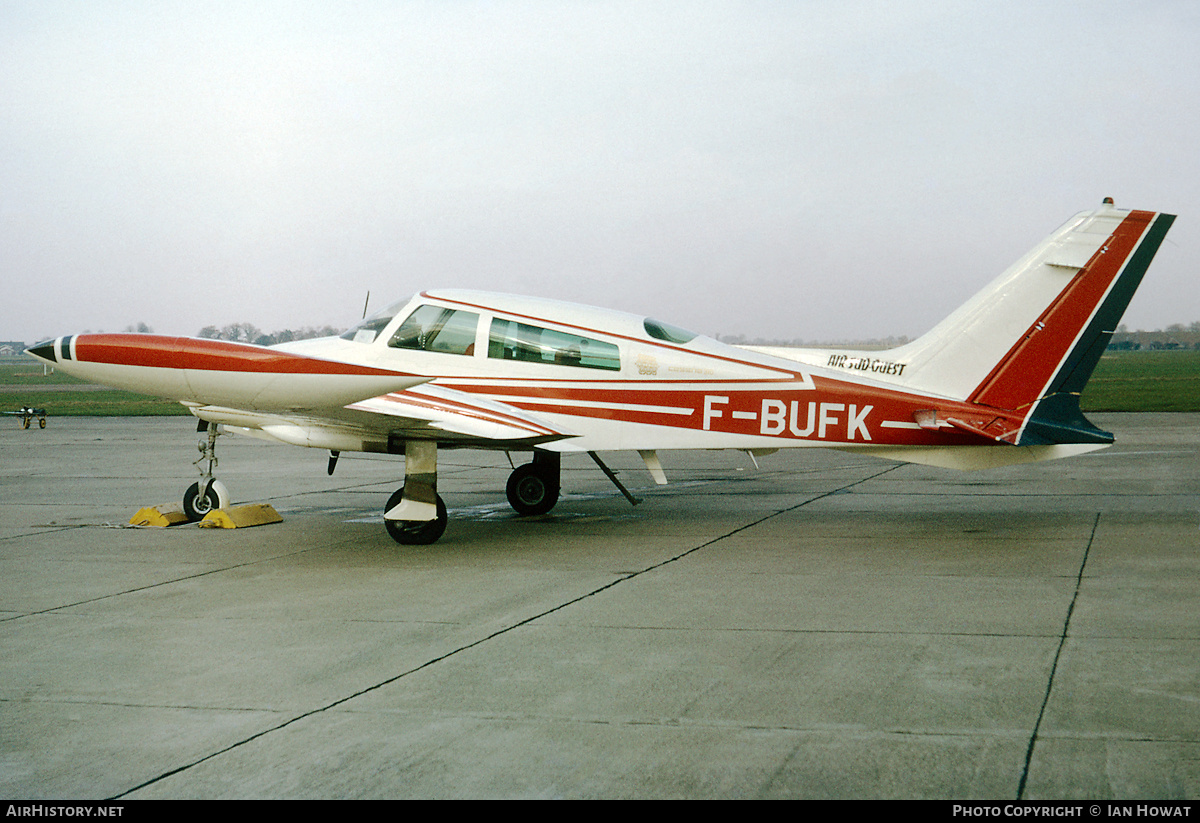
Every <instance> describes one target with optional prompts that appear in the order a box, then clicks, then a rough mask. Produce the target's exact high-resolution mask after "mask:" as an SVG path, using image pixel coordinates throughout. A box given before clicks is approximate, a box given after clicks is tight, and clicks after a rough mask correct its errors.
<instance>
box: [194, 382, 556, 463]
mask: <svg viewBox="0 0 1200 823" xmlns="http://www.w3.org/2000/svg"><path fill="white" fill-rule="evenodd" d="M192 413H193V414H195V415H196V416H197V417H199V418H201V419H202V420H208V421H210V422H214V423H221V424H224V425H226V426H228V427H232V428H234V429H235V430H238V431H239V432H240V433H242V434H248V435H251V436H256V437H263V438H265V439H270V440H276V441H279V442H282V443H289V444H291V445H295V446H308V447H310V448H320V449H331V450H334V451H368V452H391V453H398V452H400V451H402V450H403V442H404V441H405V440H436V441H437V442H439V443H442V444H445V445H454V446H464V447H471V448H514V449H516V448H527V447H529V446H532V445H536V444H539V443H547V442H550V441H553V440H561V439H564V438H570V437H577V436H578V435H577V434H576V433H575V432H573V431H570V430H567V429H564V428H563V427H562V426H559V425H556V424H553V423H551V422H549V421H547V420H545V419H543V418H540V417H537V416H536V415H532V414H529V413H528V412H525V411H522V410H520V409H518V408H516V407H514V406H510V405H508V404H507V403H500V402H497V401H494V400H486V399H483V398H480V397H479V396H477V395H471V394H467V393H466V392H461V391H456V390H454V389H448V388H444V387H442V386H438V385H436V384H435V383H427V384H424V385H421V386H417V387H414V388H410V389H406V390H404V391H398V392H391V393H389V394H384V395H379V396H377V397H371V398H367V399H364V400H360V401H357V402H354V403H351V404H349V405H347V406H344V407H341V408H329V409H316V408H313V409H304V410H300V409H297V410H293V411H290V412H282V413H274V414H272V413H262V412H255V411H248V410H245V409H233V408H226V407H222V406H195V407H193V408H192Z"/></svg>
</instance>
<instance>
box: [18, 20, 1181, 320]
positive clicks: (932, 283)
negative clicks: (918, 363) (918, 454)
mask: <svg viewBox="0 0 1200 823" xmlns="http://www.w3.org/2000/svg"><path fill="white" fill-rule="evenodd" d="M1105 196H1112V197H1114V198H1115V199H1116V201H1117V205H1118V206H1123V207H1132V208H1144V209H1152V210H1158V211H1167V212H1171V213H1176V214H1178V215H1180V218H1179V220H1178V221H1176V224H1175V227H1174V228H1173V229H1172V232H1171V234H1170V235H1169V236H1168V238H1167V242H1166V244H1165V245H1164V246H1163V248H1162V250H1161V251H1160V252H1159V255H1158V257H1157V259H1156V260H1155V263H1154V265H1153V266H1152V267H1151V269H1150V272H1149V274H1148V275H1147V277H1146V281H1145V282H1144V283H1143V286H1142V289H1141V291H1140V292H1139V294H1138V295H1137V297H1136V298H1135V300H1134V303H1133V304H1132V305H1131V307H1130V310H1129V312H1128V313H1127V314H1126V318H1125V322H1126V323H1127V324H1128V325H1129V327H1130V328H1134V329H1136V328H1146V329H1150V328H1157V327H1162V326H1165V325H1167V324H1169V323H1174V322H1191V321H1193V320H1200V299H1198V297H1200V286H1198V283H1197V273H1198V272H1197V262H1198V260H1200V242H1198V241H1200V229H1198V228H1197V227H1198V226H1200V3H1196V2H1194V0H1177V1H1176V0H1139V2H1137V3H1131V2H1128V1H1127V0H1124V1H1122V2H1112V1H1111V0H1087V2H1054V0H1036V1H1035V2H1003V3H995V2H931V1H930V0H922V2H900V1H899V0H892V1H891V2H853V1H852V0H851V1H849V2H837V3H832V2H827V0H820V2H802V1H801V0H794V1H793V2H691V1H689V2H678V3H676V2H661V3H660V2H528V3H516V2H514V3H506V2H497V1H496V0H491V2H451V1H450V0H446V1H445V2H377V3H376V2H363V3H350V2H329V3H317V2H314V3H303V2H288V3H283V2H278V3H276V2H262V0H257V1H256V2H234V3H221V2H162V1H161V0H156V2H120V3H107V2H96V1H95V0H84V1H83V2H54V0H48V1H47V2H14V0H0V273H2V274H0V277H2V282H3V294H2V299H0V339H12V340H24V341H26V342H30V343H31V342H33V341H35V340H39V339H43V338H46V337H51V336H57V335H60V334H67V333H75V332H81V331H85V330H91V331H101V330H103V331H119V330H121V329H123V328H125V327H126V326H128V325H130V324H135V323H138V322H145V323H148V324H149V325H150V326H152V327H153V328H154V329H155V331H157V332H159V333H163V334H187V335H194V334H196V332H197V331H199V329H200V328H201V327H203V326H206V325H210V324H216V325H224V324H227V323H232V322H235V321H246V322H250V323H253V324H254V325H256V326H259V327H260V328H262V329H263V330H264V331H274V330H278V329H283V328H296V327H300V326H310V325H325V324H332V325H335V326H348V325H351V324H352V323H354V322H355V321H356V320H357V319H358V317H359V316H360V314H361V312H362V305H363V299H364V297H365V295H366V293H367V291H368V290H370V292H371V303H372V307H373V308H380V307H382V306H383V305H385V304H386V303H388V302H391V301H394V300H396V299H399V298H400V297H403V296H405V295H407V294H410V293H412V292H414V291H419V290H422V289H429V288H437V287H447V286H453V287H462V288H481V289H489V290H494V291H506V292H514V293H519V294H534V295H540V296H546V297H554V298H560V299H566V300H573V301H577V302H584V303H592V304H597V305H603V306H608V307H612V308H619V309H623V310H626V311H632V312H637V313H644V314H651V315H653V316H655V317H658V318H659V319H662V320H666V321H669V322H673V323H676V324H678V325H682V326H685V327H689V328H692V329H694V330H696V331H699V332H702V333H705V334H718V333H719V334H738V333H740V334H745V335H747V336H750V337H754V336H764V337H778V338H802V339H813V340H815V339H838V338H864V337H877V336H878V337H882V336H887V335H901V334H907V335H910V336H915V335H917V334H919V333H921V332H923V331H925V330H927V329H928V328H929V327H930V326H932V325H933V324H934V323H935V322H936V321H937V320H939V319H941V317H942V316H944V315H945V314H946V313H948V312H949V311H950V310H952V309H953V308H954V307H955V306H957V305H958V304H959V303H960V302H962V301H963V300H964V299H966V298H967V297H968V296H970V295H971V294H972V293H974V292H975V291H976V290H977V289H978V288H979V287H981V286H982V285H984V284H985V283H986V282H988V281H989V280H990V279H991V278H992V277H993V276H995V275H996V274H998V273H999V272H1000V271H1002V270H1003V269H1004V268H1005V267H1006V266H1008V265H1009V264H1010V263H1012V262H1013V261H1014V260H1015V259H1017V257H1019V256H1020V255H1021V254H1022V253H1023V252H1024V251H1026V250H1027V249H1028V248H1030V247H1031V246H1033V245H1034V244H1035V243H1036V242H1038V241H1039V240H1041V239H1042V238H1043V237H1044V236H1045V235H1046V234H1048V233H1049V232H1050V231H1051V230H1053V229H1054V228H1056V227H1057V226H1058V225H1059V224H1061V223H1062V222H1063V221H1064V220H1066V219H1067V218H1068V217H1070V216H1071V215H1072V214H1074V213H1075V212H1077V211H1081V210H1083V209H1087V208H1092V207H1093V206H1095V205H1097V204H1099V202H1100V200H1101V198H1103V197H1105Z"/></svg>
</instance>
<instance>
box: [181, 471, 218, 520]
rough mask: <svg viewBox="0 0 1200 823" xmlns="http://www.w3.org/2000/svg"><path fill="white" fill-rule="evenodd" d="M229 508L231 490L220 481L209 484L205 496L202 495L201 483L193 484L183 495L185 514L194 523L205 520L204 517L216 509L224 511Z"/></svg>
mask: <svg viewBox="0 0 1200 823" xmlns="http://www.w3.org/2000/svg"><path fill="white" fill-rule="evenodd" d="M228 506H229V490H228V489H226V488H225V484H224V483H222V482H221V481H220V480H214V481H212V482H211V483H209V484H208V490H207V491H206V492H205V493H204V495H203V496H201V494H200V484H199V483H193V484H192V485H190V486H188V490H187V491H186V492H184V493H183V513H184V514H186V515H187V519H188V520H190V521H192V522H193V523H194V522H196V521H197V520H203V519H204V515H206V514H208V513H209V512H210V511H213V510H214V509H224V508H226V507H228Z"/></svg>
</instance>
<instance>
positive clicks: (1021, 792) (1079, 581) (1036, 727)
mask: <svg viewBox="0 0 1200 823" xmlns="http://www.w3.org/2000/svg"><path fill="white" fill-rule="evenodd" d="M1099 528H1100V512H1096V517H1095V519H1094V520H1093V521H1092V532H1091V534H1090V535H1088V540H1087V545H1086V546H1084V548H1083V558H1082V560H1080V562H1079V572H1078V574H1076V575H1075V591H1074V592H1073V593H1072V594H1071V602H1070V604H1069V605H1068V606H1067V616H1066V618H1064V620H1063V627H1062V633H1061V634H1060V635H1059V637H1058V648H1057V649H1055V650H1054V661H1053V662H1052V663H1051V664H1050V676H1049V677H1048V678H1047V679H1046V692H1045V694H1043V695H1042V705H1041V707H1039V709H1038V715H1037V720H1035V721H1034V723H1033V731H1032V732H1031V733H1030V735H1029V746H1028V747H1027V748H1026V749H1025V764H1024V766H1023V767H1022V768H1021V780H1020V782H1019V783H1018V784H1017V798H1016V799H1017V800H1024V799H1025V787H1026V784H1027V782H1028V780H1029V764H1030V763H1031V762H1032V761H1033V750H1034V748H1035V747H1036V746H1037V741H1038V732H1039V731H1040V730H1041V727H1042V718H1044V717H1045V716H1046V707H1047V706H1048V705H1049V704H1050V694H1051V693H1052V692H1053V691H1054V676H1055V674H1057V672H1058V661H1059V659H1060V658H1061V657H1062V651H1063V647H1064V646H1065V645H1066V644H1067V635H1068V634H1069V633H1070V630H1071V616H1072V615H1073V614H1074V613H1075V603H1076V602H1077V601H1078V600H1079V589H1080V588H1081V587H1082V586H1083V572H1084V569H1086V568H1087V562H1088V555H1089V554H1090V553H1091V551H1092V543H1094V542H1095V540H1096V530H1097V529H1099Z"/></svg>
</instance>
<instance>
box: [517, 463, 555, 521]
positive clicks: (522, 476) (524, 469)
mask: <svg viewBox="0 0 1200 823" xmlns="http://www.w3.org/2000/svg"><path fill="white" fill-rule="evenodd" d="M558 491H559V489H558V484H556V483H551V482H550V481H549V480H547V479H546V476H545V475H543V474H542V473H541V472H539V471H538V470H537V469H536V468H535V467H534V465H533V464H532V463H526V464H525V465H524V466H518V467H517V468H515V469H514V470H513V473H512V474H510V475H509V476H508V485H507V486H506V487H505V489H504V492H505V494H507V495H508V503H509V505H510V506H512V507H513V509H514V510H515V511H516V512H517V514H519V515H521V516H522V517H525V516H528V515H534V514H545V513H546V512H548V511H550V510H551V509H553V508H554V504H555V503H557V502H558Z"/></svg>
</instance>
